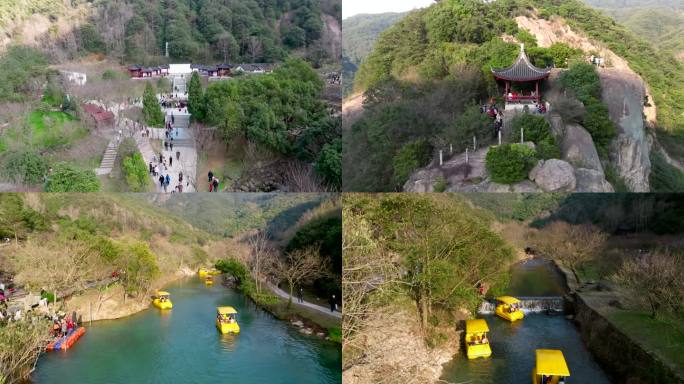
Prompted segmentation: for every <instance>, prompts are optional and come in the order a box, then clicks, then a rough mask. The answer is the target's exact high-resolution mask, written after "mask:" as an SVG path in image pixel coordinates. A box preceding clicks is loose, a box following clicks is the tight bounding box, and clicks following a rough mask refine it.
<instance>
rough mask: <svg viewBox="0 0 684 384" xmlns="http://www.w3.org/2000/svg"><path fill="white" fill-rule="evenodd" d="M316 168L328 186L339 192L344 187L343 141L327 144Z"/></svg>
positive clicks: (338, 140) (317, 161)
mask: <svg viewBox="0 0 684 384" xmlns="http://www.w3.org/2000/svg"><path fill="white" fill-rule="evenodd" d="M314 167H315V170H316V173H317V174H318V175H319V176H320V177H322V178H323V180H324V181H325V182H326V183H327V184H328V185H330V186H331V187H332V188H334V189H335V190H339V189H340V188H341V187H342V140H340V139H337V140H335V141H334V142H332V143H328V144H325V145H324V146H323V149H322V150H321V153H320V155H319V156H318V160H316V164H315V166H314Z"/></svg>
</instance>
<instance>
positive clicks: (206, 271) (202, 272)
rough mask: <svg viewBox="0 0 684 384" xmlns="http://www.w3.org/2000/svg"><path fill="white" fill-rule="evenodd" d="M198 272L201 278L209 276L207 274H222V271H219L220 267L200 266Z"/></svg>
mask: <svg viewBox="0 0 684 384" xmlns="http://www.w3.org/2000/svg"><path fill="white" fill-rule="evenodd" d="M197 273H198V274H199V277H200V278H204V277H207V276H216V275H220V274H221V271H219V270H218V269H206V268H200V269H199V271H197Z"/></svg>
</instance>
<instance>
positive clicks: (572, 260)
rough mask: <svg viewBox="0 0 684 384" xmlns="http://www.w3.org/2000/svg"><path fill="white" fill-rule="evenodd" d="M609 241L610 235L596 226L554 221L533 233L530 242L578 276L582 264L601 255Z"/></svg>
mask: <svg viewBox="0 0 684 384" xmlns="http://www.w3.org/2000/svg"><path fill="white" fill-rule="evenodd" d="M607 239H608V234H607V233H605V232H603V231H602V230H601V229H600V228H598V227H597V226H595V225H591V224H579V225H572V224H569V223H566V222H564V221H554V222H552V223H551V224H549V225H547V226H546V227H544V228H543V229H541V230H539V231H536V232H533V233H532V236H531V238H530V241H531V243H532V245H533V246H534V248H536V249H538V250H539V251H540V252H541V253H543V254H545V255H546V256H548V257H552V258H556V259H559V260H561V261H562V262H563V263H564V264H565V265H567V266H568V267H570V268H571V269H572V270H573V272H575V274H576V271H577V268H578V267H580V266H581V264H582V263H584V262H586V261H589V260H591V259H593V258H594V257H595V256H596V255H597V254H598V253H599V251H600V250H601V249H602V248H603V245H604V244H605V242H606V240H607Z"/></svg>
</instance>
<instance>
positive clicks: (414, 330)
mask: <svg viewBox="0 0 684 384" xmlns="http://www.w3.org/2000/svg"><path fill="white" fill-rule="evenodd" d="M418 318H419V317H418V311H417V309H416V308H415V304H413V305H411V304H407V305H406V306H399V305H396V304H395V305H393V306H392V307H390V308H387V309H386V310H385V313H383V314H382V315H381V316H376V317H375V318H374V319H371V320H370V321H369V322H368V324H367V326H366V330H365V331H364V338H363V341H362V342H363V345H360V346H359V349H362V350H363V356H360V357H358V359H357V360H356V361H355V362H354V364H353V365H352V366H350V367H348V368H347V369H344V370H343V371H342V381H343V382H344V383H345V384H371V383H382V382H403V383H407V384H414V383H415V384H418V383H435V382H438V381H439V379H440V377H441V376H442V372H443V369H444V365H445V364H446V363H448V362H449V361H451V360H452V359H453V358H454V356H455V355H457V354H458V353H459V349H460V343H459V342H453V341H455V340H460V339H461V332H460V331H457V330H456V329H455V327H450V328H449V329H443V328H440V329H439V331H440V332H443V338H444V339H445V341H444V342H443V343H441V344H440V345H439V346H433V347H430V346H429V345H428V344H427V342H426V341H425V335H424V333H423V331H422V330H421V329H420V324H419V323H418ZM449 340H451V341H452V342H449ZM345 359H346V357H345ZM343 368H344V367H343ZM388 380H389V381H388Z"/></svg>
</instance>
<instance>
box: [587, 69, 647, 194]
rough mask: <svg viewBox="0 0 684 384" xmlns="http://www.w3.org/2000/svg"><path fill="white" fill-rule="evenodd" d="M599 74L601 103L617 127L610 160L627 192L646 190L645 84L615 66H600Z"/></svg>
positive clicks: (638, 78) (635, 76)
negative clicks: (613, 67)
mask: <svg viewBox="0 0 684 384" xmlns="http://www.w3.org/2000/svg"><path fill="white" fill-rule="evenodd" d="M599 75H600V78H601V87H602V89H603V94H602V98H603V102H604V103H606V105H607V106H608V112H609V114H610V119H611V120H612V121H613V123H615V126H616V129H617V137H616V138H615V140H614V141H613V143H612V144H611V150H610V159H611V163H612V164H614V166H615V169H616V171H617V173H618V175H619V176H620V177H621V178H622V179H623V180H624V181H625V184H626V185H627V187H628V188H629V190H630V191H632V192H648V191H650V183H649V176H650V174H651V160H650V145H649V142H648V137H647V135H646V129H645V127H644V119H643V114H642V110H643V104H644V83H643V81H642V80H641V78H640V77H639V76H637V75H634V74H630V73H628V72H625V71H621V70H616V69H601V70H599Z"/></svg>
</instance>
